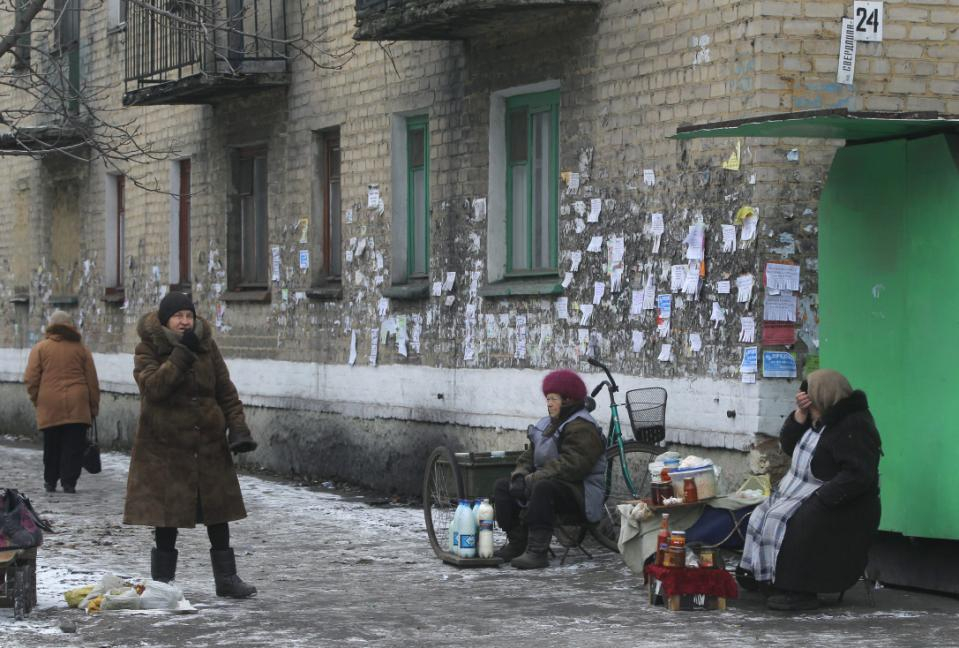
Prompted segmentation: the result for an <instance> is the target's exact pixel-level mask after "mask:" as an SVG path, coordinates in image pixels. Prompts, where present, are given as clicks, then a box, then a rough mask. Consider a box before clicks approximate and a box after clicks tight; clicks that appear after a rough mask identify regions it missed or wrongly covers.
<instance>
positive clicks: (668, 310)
mask: <svg viewBox="0 0 959 648" xmlns="http://www.w3.org/2000/svg"><path fill="white" fill-rule="evenodd" d="M656 308H658V309H659V316H660V317H662V318H663V319H667V318H670V317H672V316H673V296H672V295H669V294H666V295H656Z"/></svg>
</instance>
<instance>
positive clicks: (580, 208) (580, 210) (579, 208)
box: [573, 200, 586, 216]
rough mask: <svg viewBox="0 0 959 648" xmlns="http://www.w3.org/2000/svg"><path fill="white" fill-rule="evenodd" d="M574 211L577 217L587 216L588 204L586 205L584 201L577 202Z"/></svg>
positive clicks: (574, 204)
mask: <svg viewBox="0 0 959 648" xmlns="http://www.w3.org/2000/svg"><path fill="white" fill-rule="evenodd" d="M573 211H574V212H576V215H577V216H585V215H586V203H584V202H583V201H582V200H577V201H576V202H574V203H573Z"/></svg>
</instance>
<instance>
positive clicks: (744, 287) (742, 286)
mask: <svg viewBox="0 0 959 648" xmlns="http://www.w3.org/2000/svg"><path fill="white" fill-rule="evenodd" d="M752 298H753V276H752V275H751V274H746V275H740V276H738V277H736V301H737V302H738V303H740V304H747V303H749V301H750V300H751V299H752Z"/></svg>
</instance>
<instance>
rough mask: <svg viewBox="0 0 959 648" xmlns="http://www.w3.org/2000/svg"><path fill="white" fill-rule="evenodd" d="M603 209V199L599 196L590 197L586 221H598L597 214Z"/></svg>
mask: <svg viewBox="0 0 959 648" xmlns="http://www.w3.org/2000/svg"><path fill="white" fill-rule="evenodd" d="M601 211H603V200H602V199H601V198H592V199H590V201H589V216H587V217H586V222H588V223H598V222H599V214H600V212H601Z"/></svg>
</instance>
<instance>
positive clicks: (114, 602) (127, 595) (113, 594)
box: [100, 587, 140, 610]
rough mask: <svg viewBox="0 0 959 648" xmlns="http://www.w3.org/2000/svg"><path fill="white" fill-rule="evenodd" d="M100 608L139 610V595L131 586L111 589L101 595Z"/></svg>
mask: <svg viewBox="0 0 959 648" xmlns="http://www.w3.org/2000/svg"><path fill="white" fill-rule="evenodd" d="M100 609H101V610H139V609H140V595H139V594H137V591H136V590H135V589H133V588H132V587H127V588H124V589H116V590H111V591H109V592H107V593H106V595H105V596H104V597H103V603H101V604H100Z"/></svg>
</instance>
